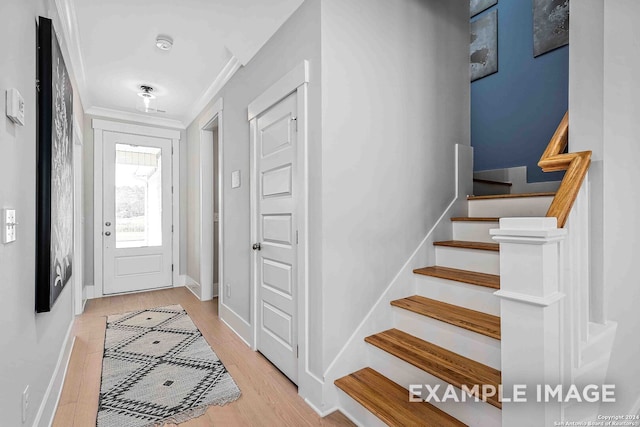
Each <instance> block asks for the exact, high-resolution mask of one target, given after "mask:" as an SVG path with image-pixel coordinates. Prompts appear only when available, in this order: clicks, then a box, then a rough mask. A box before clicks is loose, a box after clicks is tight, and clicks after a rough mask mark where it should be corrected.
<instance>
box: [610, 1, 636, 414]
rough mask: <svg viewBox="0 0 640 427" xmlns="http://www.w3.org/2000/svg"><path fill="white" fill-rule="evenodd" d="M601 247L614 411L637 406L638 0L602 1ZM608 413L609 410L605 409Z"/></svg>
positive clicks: (622, 411) (627, 411)
mask: <svg viewBox="0 0 640 427" xmlns="http://www.w3.org/2000/svg"><path fill="white" fill-rule="evenodd" d="M604 4H605V6H604V17H605V18H604V96H603V98H604V115H603V123H604V132H603V135H604V138H603V144H602V156H603V157H602V158H603V166H604V167H603V182H604V187H603V194H604V196H603V199H602V200H603V223H604V227H603V231H604V232H603V243H604V245H603V247H604V263H603V264H602V269H603V271H604V284H605V295H606V296H607V299H608V304H607V311H608V313H607V314H608V317H609V318H611V319H613V320H615V321H617V322H618V332H617V335H616V340H615V343H614V348H613V355H612V359H611V364H610V365H609V372H608V374H607V383H609V384H616V386H617V403H616V405H615V406H616V409H617V410H618V411H619V412H620V413H625V414H627V413H629V410H630V409H631V407H632V405H634V402H635V405H636V406H635V408H634V409H635V411H638V410H640V364H639V363H638V355H640V339H639V335H638V331H640V316H638V303H639V302H640V286H638V278H637V277H636V275H635V274H634V267H635V266H636V265H637V258H638V255H639V254H640V223H639V222H638V219H637V213H638V206H639V203H638V198H637V194H638V182H640V168H638V159H640V145H639V144H638V135H640V122H639V121H638V117H639V116H640V103H639V101H638V100H640V86H639V85H638V70H640V57H639V56H638V47H639V45H638V40H640V27H639V26H638V23H637V19H636V18H637V17H638V16H640V3H639V2H637V1H635V0H614V1H611V0H607V1H605V2H604ZM606 410H607V411H608V412H610V413H615V412H616V411H615V410H614V409H613V408H610V407H607V408H606Z"/></svg>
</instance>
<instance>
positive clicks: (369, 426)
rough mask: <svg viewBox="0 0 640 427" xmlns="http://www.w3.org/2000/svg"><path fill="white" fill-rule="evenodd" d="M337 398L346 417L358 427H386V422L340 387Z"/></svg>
mask: <svg viewBox="0 0 640 427" xmlns="http://www.w3.org/2000/svg"><path fill="white" fill-rule="evenodd" d="M338 400H339V402H340V410H341V411H343V412H344V413H345V415H346V414H348V418H350V419H351V420H352V421H354V422H355V423H356V424H357V425H358V426H359V427H386V424H385V423H383V422H382V420H380V418H378V417H376V416H375V415H373V414H372V413H371V412H369V410H368V409H367V408H365V407H364V406H362V405H361V404H359V403H358V402H356V401H355V400H354V399H352V398H351V396H349V395H348V394H346V393H345V392H343V391H342V390H340V389H338Z"/></svg>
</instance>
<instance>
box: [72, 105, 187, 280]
mask: <svg viewBox="0 0 640 427" xmlns="http://www.w3.org/2000/svg"><path fill="white" fill-rule="evenodd" d="M93 119H102V120H109V121H112V122H117V123H129V124H135V125H141V123H139V122H133V121H126V120H117V119H111V118H107V117H100V116H93V115H88V114H87V115H85V116H84V144H83V149H84V150H83V154H84V175H83V179H84V247H85V252H84V282H85V284H86V285H87V286H93V285H94V277H93V274H94V262H93V261H94V260H93V252H94V251H93V244H94V233H93V228H94V227H93V218H94V215H93V193H94V191H93V171H94V168H93V155H94V150H95V146H94V140H93V128H92V124H91V121H92V120H93ZM142 126H150V127H157V128H163V127H162V126H151V125H145V124H142ZM186 141H187V131H186V130H183V131H181V132H180V194H181V195H184V194H185V191H186V190H185V189H186V188H187V179H186V174H187V170H188V168H187V167H186V166H187V164H186V160H187V143H186ZM186 215H187V200H186V197H184V196H183V197H182V198H181V199H180V224H179V227H180V230H186V229H187V218H186ZM186 241H187V236H186V233H185V232H184V231H183V232H182V233H181V234H180V243H179V244H180V274H185V272H186V270H187V268H186V261H187V245H186Z"/></svg>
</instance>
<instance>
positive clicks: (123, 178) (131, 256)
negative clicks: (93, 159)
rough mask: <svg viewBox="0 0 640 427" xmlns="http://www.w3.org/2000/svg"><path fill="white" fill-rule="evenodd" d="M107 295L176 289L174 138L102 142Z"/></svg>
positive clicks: (107, 138)
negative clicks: (173, 243) (173, 177)
mask: <svg viewBox="0 0 640 427" xmlns="http://www.w3.org/2000/svg"><path fill="white" fill-rule="evenodd" d="M103 150H104V152H103V176H104V179H103V197H104V200H103V210H104V212H103V221H104V224H103V230H102V231H103V233H102V239H103V246H104V251H103V254H104V255H103V257H104V262H103V288H104V293H105V294H114V293H121V292H133V291H141V290H146V289H154V288H161V287H167V286H171V285H172V273H171V272H172V268H173V267H172V216H173V215H172V200H171V186H172V179H171V175H172V174H171V140H170V139H162V138H155V137H148V136H140V135H130V134H124V133H117V132H104V138H103Z"/></svg>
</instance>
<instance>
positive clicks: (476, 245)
mask: <svg viewBox="0 0 640 427" xmlns="http://www.w3.org/2000/svg"><path fill="white" fill-rule="evenodd" d="M433 244H434V245H435V246H447V247H450V248H461V249H477V250H481V251H495V252H498V251H500V244H499V243H486V242H470V241H466V240H443V241H440V242H433Z"/></svg>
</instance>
